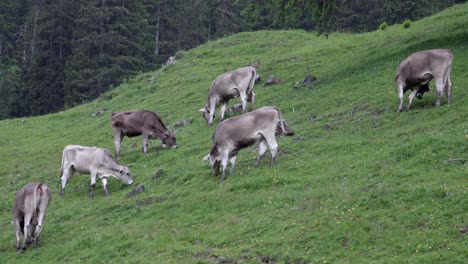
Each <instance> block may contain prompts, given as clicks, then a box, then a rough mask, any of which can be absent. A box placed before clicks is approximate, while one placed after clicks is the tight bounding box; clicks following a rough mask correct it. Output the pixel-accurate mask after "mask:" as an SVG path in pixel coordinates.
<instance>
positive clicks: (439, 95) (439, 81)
mask: <svg viewBox="0 0 468 264" xmlns="http://www.w3.org/2000/svg"><path fill="white" fill-rule="evenodd" d="M436 87H437V102H436V106H437V107H439V106H440V102H441V101H442V95H443V94H444V87H445V85H444V82H443V80H442V79H441V78H438V79H437V81H436Z"/></svg>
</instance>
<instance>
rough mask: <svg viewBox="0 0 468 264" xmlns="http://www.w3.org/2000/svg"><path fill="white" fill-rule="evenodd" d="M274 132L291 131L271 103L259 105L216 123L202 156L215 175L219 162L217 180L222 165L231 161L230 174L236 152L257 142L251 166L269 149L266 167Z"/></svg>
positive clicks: (274, 146) (273, 150)
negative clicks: (207, 150) (260, 106)
mask: <svg viewBox="0 0 468 264" xmlns="http://www.w3.org/2000/svg"><path fill="white" fill-rule="evenodd" d="M275 135H287V136H292V135H294V131H292V129H290V128H289V126H287V124H286V122H285V121H284V120H282V119H281V112H280V111H279V110H278V108H276V107H273V106H268V107H262V108H260V109H257V110H255V111H252V112H249V113H246V114H243V115H240V116H236V117H231V118H228V119H226V120H224V121H222V122H221V123H219V125H218V126H217V127H216V129H215V132H214V134H213V137H212V143H211V150H210V153H209V154H208V155H206V156H205V158H204V159H203V160H209V161H210V164H211V166H212V169H213V174H214V175H215V176H217V175H218V173H219V166H220V164H221V166H222V175H221V182H222V181H224V179H225V177H226V166H227V163H228V161H229V162H230V163H231V169H230V175H232V173H233V170H234V163H235V162H236V157H237V153H238V152H239V151H240V150H241V149H243V148H247V147H249V146H252V145H254V144H256V143H259V150H258V157H257V161H256V163H255V166H259V165H260V161H261V160H262V158H263V155H264V154H265V152H266V151H267V149H270V154H271V161H270V167H271V166H273V164H274V162H275V156H276V153H277V150H278V144H277V143H276V139H275Z"/></svg>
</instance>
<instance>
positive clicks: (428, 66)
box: [395, 49, 453, 85]
mask: <svg viewBox="0 0 468 264" xmlns="http://www.w3.org/2000/svg"><path fill="white" fill-rule="evenodd" d="M452 60H453V54H452V52H451V51H450V50H448V49H433V50H423V51H418V52H415V53H413V54H411V55H410V56H408V57H407V58H406V59H404V60H403V61H402V62H401V63H400V65H399V67H398V70H397V73H396V77H395V78H396V79H398V78H400V79H401V81H403V82H406V83H407V84H408V85H412V84H416V83H419V82H421V77H422V75H423V74H424V73H425V72H428V73H431V74H432V73H433V72H438V71H442V70H443V68H445V67H447V65H450V64H451V63H452Z"/></svg>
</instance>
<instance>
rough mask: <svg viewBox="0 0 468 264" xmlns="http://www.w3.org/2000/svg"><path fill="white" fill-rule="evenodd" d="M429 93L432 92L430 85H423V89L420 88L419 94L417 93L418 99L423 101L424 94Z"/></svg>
mask: <svg viewBox="0 0 468 264" xmlns="http://www.w3.org/2000/svg"><path fill="white" fill-rule="evenodd" d="M429 91H430V89H429V84H428V83H426V84H423V85H422V86H421V87H419V89H418V92H417V93H416V98H418V99H419V100H421V99H422V98H423V96H424V94H425V93H427V92H429Z"/></svg>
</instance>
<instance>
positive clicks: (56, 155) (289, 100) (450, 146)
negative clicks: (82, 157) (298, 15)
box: [0, 4, 468, 263]
mask: <svg viewBox="0 0 468 264" xmlns="http://www.w3.org/2000/svg"><path fill="white" fill-rule="evenodd" d="M467 24H468V4H464V5H459V6H455V7H453V8H450V9H448V10H446V11H444V12H442V13H440V14H437V15H435V16H433V17H429V18H426V19H423V20H420V21H417V22H415V23H413V25H412V26H411V27H410V28H408V29H404V28H403V27H402V26H401V25H394V26H391V27H389V28H388V29H387V30H385V31H378V32H377V31H376V32H372V33H367V34H342V33H334V34H332V35H331V36H330V37H329V38H328V39H325V38H322V37H320V38H319V37H317V36H316V35H315V34H313V33H307V32H304V31H298V30H293V31H260V32H252V33H241V34H237V35H234V36H230V37H227V38H224V39H220V40H217V41H213V42H210V43H207V44H205V45H203V46H201V47H199V48H197V49H193V50H190V51H186V52H179V53H178V54H177V57H178V59H177V60H178V62H177V63H176V64H175V65H171V66H168V67H166V68H164V69H162V70H160V71H157V72H151V73H145V74H142V75H140V76H138V77H136V78H134V79H131V80H128V81H127V82H126V83H125V84H123V85H121V86H120V87H117V88H116V89H115V90H113V91H110V92H108V93H107V94H105V95H103V96H102V97H101V98H100V99H99V100H96V101H94V102H91V103H88V104H85V105H82V106H80V107H77V108H74V109H70V110H67V111H64V112H61V113H58V114H53V115H47V116H40V117H34V118H28V119H15V120H5V121H1V122H0V131H2V132H1V133H0V147H1V148H0V192H1V193H2V196H1V197H2V199H1V201H0V215H1V218H0V219H1V220H0V221H1V222H0V223H1V224H0V233H1V234H2V236H1V237H0V252H1V257H0V258H1V259H2V262H4V261H6V263H16V262H17V263H24V262H31V261H41V262H88V263H95V262H121V261H122V260H123V261H125V262H151V263H199V262H201V263H204V262H223V263H240V262H253V263H258V262H265V263H272V262H292V263H310V262H338V263H344V262H352V263H361V262H372V261H373V262H407V261H408V260H410V261H411V262H422V263H428V262H440V261H445V262H449V263H457V262H458V263H462V262H463V261H464V260H466V248H467V242H466V237H465V234H466V232H467V231H466V230H467V228H468V217H467V213H466V212H467V211H468V204H467V202H466V195H467V186H466V182H467V167H466V160H467V159H468V156H467V149H466V147H467V131H468V123H467V120H468V119H467V117H468V115H467V112H468V111H467V110H468V109H467V106H468V100H467V98H468V91H467V89H466V85H467V83H468V66H467V64H468V31H467V29H466V25H467ZM431 48H449V49H451V50H452V51H453V52H454V54H455V59H454V65H453V70H452V83H453V88H452V89H453V100H452V101H453V102H452V105H450V106H448V105H447V104H446V98H444V100H443V104H442V106H441V107H440V108H435V107H434V104H435V100H436V95H435V92H434V91H435V87H434V88H433V84H431V89H432V91H431V92H430V93H429V94H427V95H426V96H425V98H424V99H423V100H420V101H419V100H416V101H415V102H414V103H413V109H412V110H411V111H409V112H403V113H397V112H396V109H397V101H398V100H397V96H396V91H395V85H394V74H395V71H396V68H397V66H398V64H399V62H400V61H401V60H402V59H404V58H405V57H406V56H408V55H409V54H411V53H412V52H415V51H418V50H423V49H431ZM254 60H260V61H261V66H260V68H259V70H258V71H259V73H260V74H261V75H262V77H263V79H266V77H267V76H270V75H275V76H276V77H278V78H279V79H281V80H282V82H281V83H280V84H278V85H274V86H263V85H262V84H257V85H256V87H255V91H256V94H257V103H256V106H257V107H260V106H263V105H275V106H277V107H279V108H280V109H281V110H282V113H283V116H284V118H285V119H286V120H287V121H288V124H289V125H290V126H291V127H292V128H294V129H295V131H296V135H295V137H293V138H288V137H285V138H279V139H278V144H279V148H280V153H279V156H278V158H277V164H276V165H275V166H274V167H273V168H269V167H268V166H267V162H266V161H264V163H263V164H262V165H261V166H260V167H259V168H255V167H254V166H253V163H254V159H255V156H256V155H255V153H253V152H251V151H249V150H250V149H246V150H244V151H241V152H240V154H239V157H238V161H237V163H236V168H235V171H234V175H233V176H232V177H229V178H228V179H227V180H226V182H225V184H224V185H223V186H220V184H219V180H218V179H217V178H214V177H213V176H212V175H211V169H210V167H209V165H208V164H205V163H202V161H201V159H202V158H203V156H204V155H206V153H207V152H208V150H209V146H210V139H211V135H212V133H213V131H214V128H215V126H213V127H208V126H207V125H206V124H205V122H204V120H202V118H201V117H200V116H199V113H198V112H197V110H198V109H199V108H201V107H202V106H203V104H204V102H205V100H206V97H207V91H208V88H209V85H210V84H211V81H212V80H213V79H214V78H216V77H217V76H218V75H219V74H221V73H223V72H225V71H228V70H231V69H234V68H237V67H240V66H244V65H246V64H248V63H249V62H251V61H254ZM310 73H312V74H313V75H315V76H317V78H318V80H317V81H316V82H314V83H313V84H312V85H311V86H308V87H300V88H298V89H295V88H293V87H292V86H293V83H294V82H296V81H302V79H303V78H304V77H305V76H306V75H308V74H310ZM236 102H238V101H235V102H234V101H233V102H231V105H232V104H234V103H236ZM103 108H105V109H107V112H105V113H104V114H102V115H99V116H97V117H95V116H92V114H93V113H95V112H96V111H97V110H98V109H103ZM128 109H149V110H153V111H156V112H158V113H160V115H161V116H162V119H163V121H165V123H166V124H168V125H173V124H174V123H176V122H177V121H179V120H182V119H185V118H189V117H193V118H194V121H193V123H191V124H189V125H187V126H185V127H181V128H179V132H178V134H177V141H178V146H179V147H178V149H176V150H162V149H160V148H159V145H160V143H159V142H158V141H154V142H153V143H152V146H151V147H150V151H149V153H148V154H142V153H141V146H142V138H134V139H129V138H125V139H124V141H123V145H122V159H121V160H120V162H121V163H122V164H126V165H128V166H129V167H130V169H131V171H132V173H133V175H134V180H135V182H136V183H138V184H143V185H144V186H145V189H146V191H145V192H144V193H141V194H139V195H137V196H135V197H133V198H125V194H126V193H128V192H129V191H131V188H129V187H126V186H123V185H122V184H121V183H120V182H118V181H116V180H110V182H109V192H110V194H111V195H110V196H109V197H105V196H104V194H103V191H102V189H101V185H100V183H98V189H97V190H96V194H95V198H94V200H89V199H88V191H89V176H87V175H86V176H78V175H76V176H75V177H74V178H72V179H71V181H70V182H69V183H68V185H67V193H66V195H65V197H64V198H60V197H59V195H58V194H59V190H60V184H59V182H60V181H59V172H58V170H59V167H60V159H61V154H62V150H63V147H64V146H65V145H67V144H80V145H88V146H93V145H94V146H100V147H105V148H108V149H110V150H112V151H113V139H112V131H111V127H110V122H109V119H110V118H109V117H110V113H111V112H114V111H123V110H128ZM218 122H219V121H218V119H216V123H218ZM216 123H215V124H216ZM132 142H136V145H137V147H136V148H132V147H131V145H132ZM158 168H162V169H163V171H164V172H165V174H164V175H163V176H162V177H160V178H157V179H153V177H152V175H153V173H154V172H155V171H156V170H157V169H158ZM38 180H41V181H44V182H46V183H47V184H48V185H49V187H50V188H51V189H52V191H53V198H52V202H51V205H50V207H49V212H48V215H47V219H46V223H45V226H44V228H43V233H42V235H43V237H42V240H41V245H40V247H39V248H38V249H35V250H28V251H26V253H25V254H18V253H17V252H15V250H14V230H13V227H12V225H11V224H10V221H11V220H10V219H11V206H12V201H13V197H14V194H15V191H16V190H18V189H19V188H21V187H22V186H23V185H24V184H25V183H27V182H31V181H38Z"/></svg>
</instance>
